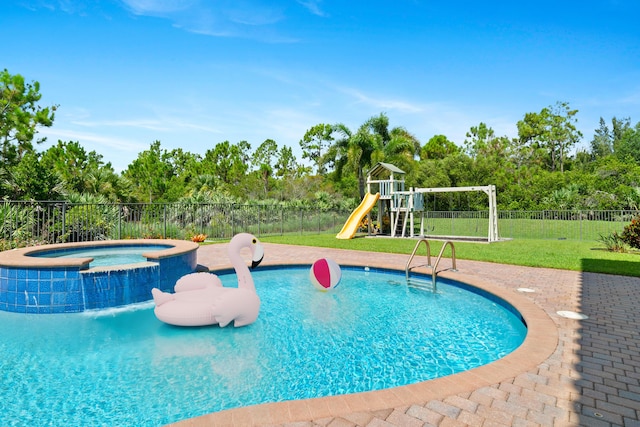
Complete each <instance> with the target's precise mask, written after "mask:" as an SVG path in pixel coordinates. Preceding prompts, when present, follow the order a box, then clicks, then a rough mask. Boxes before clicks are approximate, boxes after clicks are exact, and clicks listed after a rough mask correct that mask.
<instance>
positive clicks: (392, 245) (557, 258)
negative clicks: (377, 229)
mask: <svg viewBox="0 0 640 427" xmlns="http://www.w3.org/2000/svg"><path fill="white" fill-rule="evenodd" d="M261 240H262V241H263V242H271V243H284V244H289V245H305V246H320V247H327V248H340V249H353V250H362V251H371V252H387V253H401V254H407V256H408V255H409V254H411V252H412V251H413V248H414V246H415V244H416V240H411V239H391V238H365V237H356V238H354V239H351V240H338V239H336V238H335V235H333V234H309V235H307V234H305V235H302V236H301V235H284V236H272V237H263V238H261ZM430 243H431V252H432V254H431V255H433V256H437V255H438V253H439V252H440V249H441V248H442V245H443V242H441V241H436V240H431V241H430ZM454 245H455V249H456V257H457V258H458V259H467V260H476V261H488V262H496V263H502V264H513V265H523V266H530V267H548V268H558V269H565V270H575V271H585V272H592V273H608V274H619V275H623V276H637V277H640V254H638V253H616V252H608V251H606V250H605V249H604V245H602V244H601V243H598V242H596V241H580V240H551V239H549V240H542V239H514V240H509V241H504V242H497V243H491V244H487V243H472V242H454ZM424 250H425V249H424V246H421V247H420V249H418V254H424ZM450 255H451V250H450V248H447V249H445V252H444V256H445V257H450Z"/></svg>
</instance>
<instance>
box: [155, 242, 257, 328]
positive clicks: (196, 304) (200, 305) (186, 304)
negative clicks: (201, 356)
mask: <svg viewBox="0 0 640 427" xmlns="http://www.w3.org/2000/svg"><path fill="white" fill-rule="evenodd" d="M242 248H249V250H250V251H251V260H252V264H251V268H254V267H256V266H258V264H260V261H262V258H263V256H264V250H263V248H262V245H261V244H260V242H259V241H258V239H256V238H255V237H254V236H252V235H251V234H247V233H240V234H236V235H235V236H233V238H232V239H231V242H230V243H229V247H228V252H229V260H230V261H231V265H233V268H234V270H235V271H236V275H237V276H238V287H237V288H226V287H224V286H222V282H221V281H220V278H219V277H218V276H216V275H215V274H211V273H192V274H187V275H186V276H183V277H181V278H180V279H179V280H178V281H177V282H176V285H175V287H174V290H175V293H173V294H172V293H169V292H162V291H161V290H160V289H157V288H153V289H152V290H151V294H152V295H153V301H154V302H155V303H156V308H155V310H154V313H155V315H156V317H157V318H158V319H160V320H161V321H163V322H165V323H169V324H171V325H177V326H204V325H216V324H218V325H220V326H222V327H224V326H227V325H228V324H229V323H230V322H233V324H234V326H236V327H238V326H245V325H249V324H251V323H253V322H255V320H256V319H257V318H258V312H259V311H260V298H259V297H258V294H257V293H256V287H255V285H254V284H253V278H252V277H251V273H250V272H249V268H248V267H247V266H246V265H245V263H244V261H243V260H242V257H241V256H240V250H241V249H242Z"/></svg>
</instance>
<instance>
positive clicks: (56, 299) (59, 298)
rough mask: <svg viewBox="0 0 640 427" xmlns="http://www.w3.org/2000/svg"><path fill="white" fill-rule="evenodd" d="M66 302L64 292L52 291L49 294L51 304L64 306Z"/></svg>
mask: <svg viewBox="0 0 640 427" xmlns="http://www.w3.org/2000/svg"><path fill="white" fill-rule="evenodd" d="M66 303H67V293H66V292H54V293H52V294H51V305H53V306H64V305H65V304H66Z"/></svg>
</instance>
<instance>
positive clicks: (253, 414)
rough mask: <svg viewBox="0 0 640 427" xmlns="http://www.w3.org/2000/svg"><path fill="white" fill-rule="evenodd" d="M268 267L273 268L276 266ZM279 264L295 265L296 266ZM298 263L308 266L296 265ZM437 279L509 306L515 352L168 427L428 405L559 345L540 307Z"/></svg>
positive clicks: (498, 291) (504, 374) (473, 281)
mask: <svg viewBox="0 0 640 427" xmlns="http://www.w3.org/2000/svg"><path fill="white" fill-rule="evenodd" d="M269 264H271V265H278V264H277V263H276V264H272V263H269ZM283 264H287V265H295V264H296V262H294V263H291V262H285V263H283ZM299 264H301V265H305V264H308V263H307V262H299ZM348 264H349V265H353V266H361V267H375V268H385V269H390V270H397V271H401V272H403V270H399V269H398V265H397V264H396V265H387V263H384V262H383V263H374V264H375V265H372V264H365V263H359V262H348ZM212 270H218V269H217V268H215V269H212ZM439 277H443V278H447V279H452V280H456V281H460V282H463V283H465V284H468V285H471V286H474V287H477V288H479V289H482V290H484V291H486V292H489V293H491V294H493V295H495V296H497V297H499V298H502V299H504V300H505V301H507V302H508V303H509V304H511V305H513V307H515V308H516V309H517V310H518V311H519V312H520V314H521V315H522V317H523V319H524V321H525V322H526V324H527V327H528V332H527V336H526V338H525V341H524V342H523V343H522V344H521V345H520V347H518V348H517V349H516V350H515V351H513V352H512V353H510V354H508V355H507V356H505V357H503V358H501V359H499V360H497V361H495V362H492V363H490V364H487V365H484V366H480V367H478V368H475V369H472V370H469V371H466V372H462V373H459V374H455V375H449V376H446V377H441V378H437V379H433V380H429V381H424V382H420V383H414V384H410V385H406V386H402V387H395V388H390V389H384V390H376V391H369V392H363V393H355V394H347V395H339V396H328V397H318V398H313V399H303V400H295V401H286V402H274V403H265V404H261V405H254V406H247V407H242V408H234V409H229V410H224V411H220V412H215V413H210V414H206V415H202V416H199V417H195V418H191V419H187V420H183V421H179V422H176V423H173V424H171V425H172V426H180V427H182V426H217V425H224V426H240V425H244V426H257V425H271V424H275V425H278V424H283V423H292V422H302V421H308V420H312V419H321V418H327V417H340V416H344V415H346V414H349V413H354V412H361V411H376V410H383V409H389V408H394V407H400V406H409V405H414V404H424V403H425V402H427V401H429V400H433V399H439V398H444V397H446V396H451V395H454V394H457V393H462V392H471V391H473V390H476V389H478V388H481V387H485V386H490V385H492V384H496V383H499V382H501V381H504V380H506V379H510V378H513V377H516V376H517V375H519V374H521V373H523V372H526V371H527V370H529V369H531V368H533V367H536V366H538V365H540V364H541V363H543V362H544V361H545V360H547V359H548V358H549V357H550V356H551V355H552V354H553V353H554V351H555V350H556V347H557V345H558V341H559V334H558V330H557V326H556V325H555V323H554V322H553V320H552V319H551V318H550V317H549V315H548V314H547V313H546V312H545V311H544V310H543V309H542V308H541V307H539V306H537V305H536V304H535V303H534V302H533V301H531V300H529V299H528V298H527V297H525V296H524V295H522V294H519V293H517V292H516V291H514V290H508V289H503V288H500V287H498V286H495V285H493V284H491V283H490V282H489V281H487V280H484V279H480V278H478V277H475V276H470V275H467V274H464V273H460V272H451V271H444V272H441V273H440V274H439Z"/></svg>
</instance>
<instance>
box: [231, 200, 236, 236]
mask: <svg viewBox="0 0 640 427" xmlns="http://www.w3.org/2000/svg"><path fill="white" fill-rule="evenodd" d="M235 213H236V204H235V203H232V204H231V237H233V236H235V235H236V222H235V220H234V217H235Z"/></svg>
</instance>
